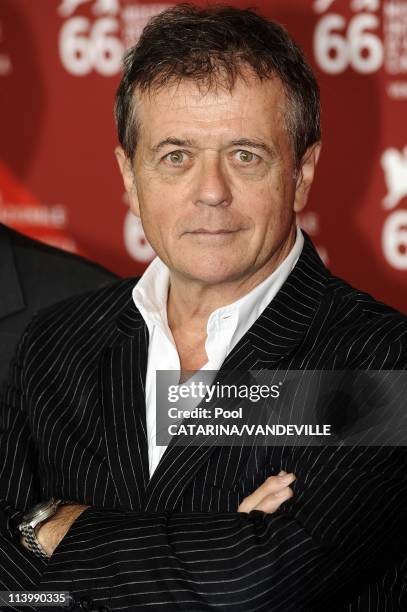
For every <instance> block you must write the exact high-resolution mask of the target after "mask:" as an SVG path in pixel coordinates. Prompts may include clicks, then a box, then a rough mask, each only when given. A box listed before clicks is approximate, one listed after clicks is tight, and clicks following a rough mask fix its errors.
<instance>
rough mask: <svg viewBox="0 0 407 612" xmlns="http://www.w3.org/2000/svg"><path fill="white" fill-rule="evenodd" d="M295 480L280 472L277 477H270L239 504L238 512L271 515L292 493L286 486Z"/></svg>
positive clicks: (290, 475) (291, 475)
mask: <svg viewBox="0 0 407 612" xmlns="http://www.w3.org/2000/svg"><path fill="white" fill-rule="evenodd" d="M294 480H295V474H287V472H285V471H284V470H282V471H281V472H280V473H279V474H278V475H277V476H270V477H269V478H267V480H265V481H264V482H263V484H262V485H260V487H258V488H257V489H256V490H255V491H254V492H253V493H252V494H251V495H248V496H247V497H245V498H244V500H243V501H242V502H241V503H240V505H239V508H238V509H237V511H238V512H251V511H252V510H261V511H262V512H267V513H268V514H272V513H273V512H275V511H276V510H278V508H279V507H280V506H281V504H282V503H283V502H285V501H287V499H290V498H291V497H292V496H293V495H294V493H293V490H292V489H291V488H290V487H289V486H288V485H290V484H291V483H292V482H294Z"/></svg>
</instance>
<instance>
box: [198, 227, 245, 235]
mask: <svg viewBox="0 0 407 612" xmlns="http://www.w3.org/2000/svg"><path fill="white" fill-rule="evenodd" d="M238 231H239V230H238V229H236V230H229V229H217V230H210V229H205V228H203V227H200V228H198V229H196V230H192V231H190V232H186V233H187V234H195V235H206V236H219V235H221V234H235V233H236V232H238Z"/></svg>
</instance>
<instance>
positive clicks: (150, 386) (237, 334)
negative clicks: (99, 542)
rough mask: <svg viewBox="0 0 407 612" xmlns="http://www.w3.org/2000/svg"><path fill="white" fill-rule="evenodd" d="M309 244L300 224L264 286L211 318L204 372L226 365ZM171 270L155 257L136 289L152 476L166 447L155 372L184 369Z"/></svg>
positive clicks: (219, 310) (134, 293)
mask: <svg viewBox="0 0 407 612" xmlns="http://www.w3.org/2000/svg"><path fill="white" fill-rule="evenodd" d="M303 245H304V238H303V235H302V232H301V230H300V228H299V226H297V237H296V240H295V243H294V246H293V248H292V249H291V251H290V253H289V254H288V255H287V257H286V258H285V259H284V260H283V261H282V262H281V264H280V265H279V266H278V268H276V269H275V270H274V272H273V273H272V274H270V276H268V277H267V278H266V279H265V280H264V281H262V282H261V283H260V284H259V285H257V286H256V287H254V289H252V290H251V291H250V292H249V293H247V294H246V295H244V296H243V297H242V298H240V299H238V300H237V301H236V302H233V303H232V304H228V305H227V306H223V307H221V308H217V309H216V310H214V311H213V312H212V313H211V315H210V316H209V318H208V323H207V326H206V331H207V338H206V342H205V350H206V354H207V357H208V361H207V363H206V364H205V365H204V366H203V368H202V369H205V370H216V371H217V370H219V368H220V367H221V365H222V363H223V361H224V360H225V358H226V357H227V355H228V354H229V353H230V351H231V350H232V349H233V347H234V346H235V345H236V344H237V343H238V342H239V340H240V339H241V338H242V337H243V335H244V334H245V333H246V332H247V331H248V329H250V327H251V326H252V325H253V323H254V322H255V321H256V319H258V317H259V316H260V315H261V313H262V312H263V310H264V309H265V308H266V306H267V304H269V303H270V302H271V300H272V299H273V298H274V296H275V295H276V293H277V292H278V290H279V289H280V287H281V286H282V284H283V283H284V281H285V280H286V279H287V277H288V275H289V274H290V272H291V270H292V269H293V267H294V266H295V264H296V263H297V260H298V258H299V256H300V254H301V251H302V248H303ZM169 282H170V272H169V269H168V267H167V266H166V265H165V264H164V263H163V262H162V261H161V259H159V258H158V257H156V258H155V259H154V260H153V261H152V262H151V264H150V265H149V266H148V268H147V269H146V270H145V272H144V274H143V275H142V277H141V278H140V280H139V281H138V283H137V284H136V286H135V287H134V289H133V300H134V303H135V305H136V307H137V308H138V309H139V311H140V313H141V315H142V317H143V319H144V321H145V322H146V325H147V327H148V331H149V346H148V357H147V373H146V398H145V400H146V425H147V440H148V458H149V470H150V478H151V476H152V474H153V472H154V470H155V469H156V467H157V465H158V463H159V461H160V459H161V457H162V455H163V454H164V451H165V449H166V448H167V447H166V446H156V444H155V438H156V384H155V383H156V371H157V370H176V371H180V369H181V368H180V360H179V355H178V351H177V348H176V345H175V342H174V338H173V336H172V333H171V330H170V328H169V326H168V320H167V296H168V287H169Z"/></svg>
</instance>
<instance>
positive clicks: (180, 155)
mask: <svg viewBox="0 0 407 612" xmlns="http://www.w3.org/2000/svg"><path fill="white" fill-rule="evenodd" d="M185 157H186V154H185V153H184V152H183V151H171V153H168V154H167V155H165V157H164V159H165V160H166V161H168V162H170V164H173V165H174V166H180V165H181V164H182V163H183V162H184V161H185Z"/></svg>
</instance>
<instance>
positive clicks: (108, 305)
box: [30, 277, 139, 339]
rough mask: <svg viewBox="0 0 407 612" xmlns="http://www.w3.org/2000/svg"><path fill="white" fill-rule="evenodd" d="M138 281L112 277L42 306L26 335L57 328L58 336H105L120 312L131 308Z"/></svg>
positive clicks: (42, 332) (40, 333)
mask: <svg viewBox="0 0 407 612" xmlns="http://www.w3.org/2000/svg"><path fill="white" fill-rule="evenodd" d="M138 280H139V277H130V278H124V279H116V281H114V282H111V283H109V284H108V285H104V286H102V287H100V288H98V289H92V290H90V291H87V292H85V293H81V294H80V295H76V296H73V297H70V298H67V299H65V300H63V301H61V302H58V304H54V305H52V306H49V307H47V308H43V309H42V310H40V311H39V312H38V313H37V315H36V316H35V317H34V319H33V321H32V323H31V325H30V335H31V336H33V335H38V334H39V335H43V334H44V333H46V332H47V330H48V331H49V330H51V329H57V330H58V336H61V335H62V334H68V339H69V338H74V337H79V336H82V337H83V336H84V335H86V336H92V335H94V336H100V335H101V334H102V335H103V334H105V335H109V333H110V332H111V331H112V330H114V329H116V320H117V318H118V317H119V316H120V314H121V313H122V311H123V310H127V309H129V307H131V305H132V289H133V287H134V285H135V284H136V283H137V281H138ZM134 309H135V307H134ZM137 312H138V311H137Z"/></svg>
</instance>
